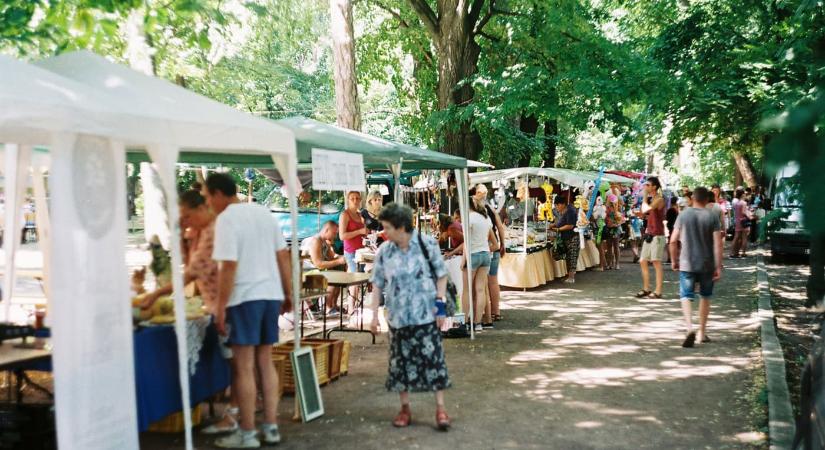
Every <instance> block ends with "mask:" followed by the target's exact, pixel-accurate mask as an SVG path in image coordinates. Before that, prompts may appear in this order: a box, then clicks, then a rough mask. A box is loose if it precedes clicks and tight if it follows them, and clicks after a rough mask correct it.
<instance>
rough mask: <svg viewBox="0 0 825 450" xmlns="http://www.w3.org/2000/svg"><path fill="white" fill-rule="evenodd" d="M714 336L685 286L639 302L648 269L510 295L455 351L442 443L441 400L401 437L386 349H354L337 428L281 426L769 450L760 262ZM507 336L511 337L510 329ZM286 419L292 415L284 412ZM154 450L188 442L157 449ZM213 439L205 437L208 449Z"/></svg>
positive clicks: (348, 434)
mask: <svg viewBox="0 0 825 450" xmlns="http://www.w3.org/2000/svg"><path fill="white" fill-rule="evenodd" d="M726 264H728V266H729V269H728V270H727V271H726V273H725V277H726V279H725V280H724V282H723V283H722V284H721V285H720V286H718V287H717V294H718V295H717V300H716V302H715V304H714V307H713V309H712V310H711V326H710V330H709V336H710V337H711V338H712V339H713V342H712V343H710V344H707V345H703V346H698V347H696V348H694V349H683V348H681V346H680V344H681V341H682V337H683V332H682V325H681V319H680V310H679V304H678V302H677V301H675V300H674V299H673V298H674V297H675V296H676V292H677V282H676V281H677V276H676V274H675V273H673V272H672V271H670V270H669V266H666V268H668V271H667V275H666V285H665V292H666V297H667V299H662V300H653V299H642V300H638V299H635V298H633V297H632V295H631V294H632V293H633V292H636V291H637V290H638V287H639V283H640V282H639V280H640V276H639V274H638V269H637V266H634V265H631V264H629V263H627V264H624V266H623V268H622V270H620V271H610V272H604V273H598V272H587V273H582V274H580V276H579V277H577V278H578V282H577V284H576V285H574V287H573V288H567V286H566V285H562V284H561V283H558V282H556V283H551V284H550V285H549V286H547V287H545V288H544V289H541V290H534V291H529V292H506V293H505V294H504V295H505V300H506V304H505V307H504V311H503V314H505V320H504V321H502V322H498V323H497V327H496V329H495V330H492V331H484V332H483V333H481V334H480V335H479V336H478V338H477V339H476V340H475V341H470V340H469V339H463V340H448V341H446V349H447V350H446V351H447V363H448V366H449V370H450V374H451V377H452V380H453V383H454V388H452V389H451V390H449V391H448V393H447V407H448V411H449V412H450V414H451V415H452V417H453V421H454V426H453V429H452V430H451V431H450V432H449V433H440V432H437V431H435V430H434V429H433V427H432V424H433V419H434V407H433V400H432V396H431V395H416V396H414V397H413V404H412V408H413V422H414V425H413V426H412V427H411V428H409V429H405V430H397V429H394V428H392V426H391V425H390V423H389V421H390V420H391V418H392V417H393V416H394V415H395V413H396V411H397V407H398V405H397V397H396V396H395V395H392V394H389V393H387V392H386V391H385V390H384V388H383V382H384V377H385V374H386V364H387V362H386V358H387V350H386V336H382V337H380V338H379V341H378V344H376V345H375V346H371V345H369V344H368V342H367V339H366V338H365V337H362V336H354V335H347V337H349V338H351V339H353V341H354V348H353V356H352V362H351V364H350V367H351V369H350V370H351V371H350V374H349V375H348V376H347V377H344V378H343V379H341V380H339V381H337V382H334V383H332V384H331V385H329V386H327V387H325V388H323V389H322V394H323V397H324V405H325V408H326V415H325V416H324V417H323V418H321V419H319V420H317V421H315V422H312V423H309V424H304V425H302V424H297V423H292V422H289V421H286V420H284V421H282V426H281V429H282V434H283V436H284V442H283V443H282V444H281V446H280V447H279V448H285V449H292V448H313V449H350V448H359V449H385V448H422V449H430V448H450V449H458V448H462V449H463V448H474V449H510V448H512V449H526V448H528V449H529V448H536V449H538V448H541V449H547V448H558V449H591V448H594V449H595V448H600V449H601V448H611V449H614V448H618V449H637V448H671V449H672V448H685V449H698V448H712V449H720V448H751V447H753V446H756V447H764V445H765V444H764V442H762V439H763V438H764V436H762V435H761V433H759V432H758V430H757V429H756V428H757V427H758V424H759V422H760V420H763V419H764V418H763V417H761V416H762V414H764V411H759V408H756V409H757V411H754V407H753V401H752V398H753V397H754V396H755V394H754V390H755V389H756V390H758V389H759V387H758V384H754V383H755V382H754V380H755V379H756V380H758V378H759V374H760V372H761V370H762V368H761V365H760V364H759V359H758V351H757V349H758V340H757V334H756V329H757V328H756V326H757V322H756V321H755V320H754V317H753V311H754V308H755V306H754V302H755V295H754V289H755V268H754V265H755V259H754V258H748V259H746V260H744V261H736V262H726ZM499 324H500V325H499ZM281 409H282V417H289V416H291V413H292V398H285V399H284V402H283V404H282V408H281ZM141 439H142V444H143V445H142V447H143V448H172V447H177V448H179V447H180V445H181V443H180V436H175V437H169V436H167V437H165V438H160V437H159V436H151V435H144V436H142V437H141ZM209 443H211V439H208V440H207V439H204V438H203V437H200V436H198V437H197V444H198V447H199V448H210V446H209Z"/></svg>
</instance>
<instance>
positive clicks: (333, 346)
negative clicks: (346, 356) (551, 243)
mask: <svg viewBox="0 0 825 450" xmlns="http://www.w3.org/2000/svg"><path fill="white" fill-rule="evenodd" d="M304 341H305V342H307V343H309V345H314V344H316V343H319V344H329V345H330V351H329V360H328V363H327V364H328V367H329V379H330V380H335V379H337V378H338V377H339V376H341V354H342V352H343V350H344V341H343V340H342V339H304Z"/></svg>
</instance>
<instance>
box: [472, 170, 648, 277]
mask: <svg viewBox="0 0 825 450" xmlns="http://www.w3.org/2000/svg"><path fill="white" fill-rule="evenodd" d="M597 179H599V173H597V172H590V171H579V170H571V169H562V168H535V167H526V168H515V169H502V170H491V171H486V172H479V173H474V174H471V175H470V182H471V183H472V184H477V183H492V184H493V187H494V189H498V190H500V191H501V192H505V191H507V189H508V188H510V187H511V184H512V183H515V184H516V186H515V188H516V189H515V195H512V194H509V193H503V194H499V195H497V198H498V199H499V202H501V203H504V204H503V205H499V207H500V208H504V213H505V215H506V217H507V219H508V222H509V223H508V225H507V236H506V237H507V240H506V242H505V245H506V247H507V253H506V254H505V256H504V258H502V260H501V264H500V266H499V283H500V284H501V285H502V286H507V287H513V288H520V289H528V288H534V287H538V286H541V285H543V284H546V283H548V282H550V281H552V280H553V279H555V278H560V277H563V276H564V275H565V274H566V273H567V264H566V262H565V261H557V260H556V259H555V257H554V255H553V249H552V242H553V241H554V239H555V235H554V233H552V232H550V231H549V226H550V223H551V220H549V219H550V216H552V214H553V213H552V209H551V207H550V205H552V197H553V196H554V195H558V194H554V193H553V188H552V185H551V184H550V183H549V182H550V181H553V182H558V183H560V184H562V185H566V186H568V187H573V188H577V189H579V190H580V191H583V190H584V189H585V186H586V185H587V184H588V183H592V182H594V181H595V180H597ZM608 181H610V182H614V183H622V184H631V183H632V182H633V180H631V179H627V178H624V177H620V176H618V175H613V176H612V178H611V179H610V180H608ZM531 191H537V192H538V194H539V195H540V196H542V197H543V199H537V198H536V196H534V195H531ZM574 200H575V199H572V198H571V199H569V202H570V204H573V203H574ZM579 213H580V215H581V213H582V209H581V208H579ZM534 219H535V220H534ZM599 262H600V260H599V251H598V249H597V248H596V245H595V243H594V242H593V241H592V240H591V239H584V240H582V249H581V251H580V253H579V258H578V262H577V267H576V271H583V270H586V269H588V268H590V267H594V266H596V265H598V264H599Z"/></svg>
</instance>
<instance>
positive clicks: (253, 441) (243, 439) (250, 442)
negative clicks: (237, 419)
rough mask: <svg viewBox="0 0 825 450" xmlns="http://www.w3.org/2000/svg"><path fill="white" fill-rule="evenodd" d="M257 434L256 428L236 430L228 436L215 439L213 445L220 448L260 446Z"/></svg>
mask: <svg viewBox="0 0 825 450" xmlns="http://www.w3.org/2000/svg"><path fill="white" fill-rule="evenodd" d="M257 435H258V431H257V430H251V431H245V430H238V431H236V432H234V433H232V434H230V435H229V436H226V437H222V438H220V439H218V440H216V441H215V446H217V447H220V448H260V447H261V441H259V440H258V437H257Z"/></svg>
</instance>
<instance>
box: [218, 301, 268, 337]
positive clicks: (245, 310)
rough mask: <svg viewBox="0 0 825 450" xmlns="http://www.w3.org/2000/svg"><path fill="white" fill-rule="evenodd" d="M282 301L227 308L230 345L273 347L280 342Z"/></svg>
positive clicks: (258, 302)
mask: <svg viewBox="0 0 825 450" xmlns="http://www.w3.org/2000/svg"><path fill="white" fill-rule="evenodd" d="M280 313H281V301H280V300H252V301H248V302H243V303H241V304H240V305H236V306H230V307H229V308H226V323H227V324H228V325H229V344H230V345H272V344H275V343H277V342H278V316H279V315H280Z"/></svg>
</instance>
